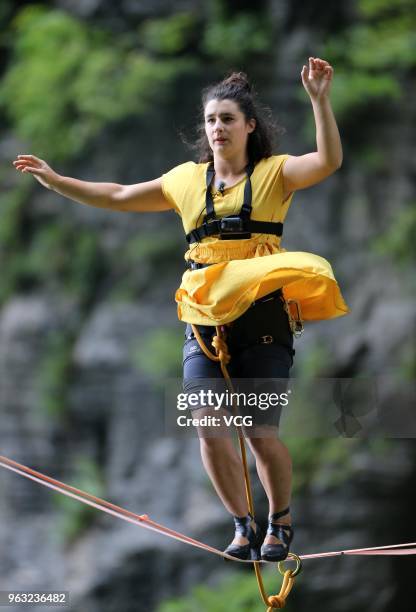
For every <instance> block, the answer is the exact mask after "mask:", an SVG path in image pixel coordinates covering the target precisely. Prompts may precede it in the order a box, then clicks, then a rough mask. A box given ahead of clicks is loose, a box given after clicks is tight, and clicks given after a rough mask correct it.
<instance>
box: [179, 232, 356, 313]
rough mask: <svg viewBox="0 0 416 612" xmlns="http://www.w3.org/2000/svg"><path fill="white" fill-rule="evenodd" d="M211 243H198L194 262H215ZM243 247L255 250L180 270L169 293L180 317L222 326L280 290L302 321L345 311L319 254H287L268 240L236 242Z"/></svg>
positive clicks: (344, 304)
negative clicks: (176, 286) (177, 281)
mask: <svg viewBox="0 0 416 612" xmlns="http://www.w3.org/2000/svg"><path fill="white" fill-rule="evenodd" d="M251 240H252V241H253V239H251ZM227 242H238V241H227ZM247 242H248V241H247ZM217 244H218V242H216V243H215V245H209V244H206V245H205V244H204V245H200V246H199V249H200V251H199V253H198V254H199V256H200V259H199V261H201V260H202V259H203V258H204V259H205V262H204V263H211V262H212V260H215V259H216V257H217V256H219V252H218V251H219V250H220V247H218V251H217V246H216V245H217ZM220 246H221V245H220ZM230 246H231V245H227V246H225V245H224V248H225V249H226V251H227V252H228V253H229V254H231V256H232V255H235V252H232V251H233V249H229V247H230ZM201 247H205V249H207V251H206V252H204V250H203V248H201ZM212 247H215V248H214V249H212ZM246 247H249V248H253V247H254V250H255V251H256V252H257V254H256V255H254V256H253V254H251V253H250V255H248V252H247V255H248V258H242V259H232V260H228V261H221V262H219V263H215V264H213V265H210V266H209V267H207V268H202V269H200V270H187V271H186V272H185V273H184V274H183V277H182V283H181V286H180V287H179V289H178V290H177V291H176V294H175V299H176V302H177V303H178V317H179V319H180V320H181V321H185V322H187V323H194V324H196V325H225V324H226V323H230V322H231V321H234V320H235V319H237V318H238V317H240V316H241V315H242V314H244V312H245V311H246V310H247V309H248V308H249V307H250V305H251V304H252V303H253V302H254V301H255V300H256V299H259V298H261V297H263V296H265V295H267V294H268V293H271V292H272V291H274V290H276V289H280V288H282V289H283V294H284V297H285V299H296V300H298V301H299V303H300V306H301V310H302V316H303V319H304V320H319V319H331V318H334V317H339V316H342V315H345V314H347V313H348V312H349V308H348V306H347V305H346V303H345V302H344V299H343V297H342V294H341V291H340V289H339V287H338V284H337V282H336V280H335V277H334V274H333V271H332V268H331V265H330V264H329V262H328V261H326V259H324V258H323V257H319V256H318V255H313V254H312V253H304V252H287V251H284V250H283V249H279V246H278V245H277V244H276V243H274V244H273V243H270V242H267V243H257V244H254V243H253V244H251V245H250V246H249V245H241V248H242V249H244V248H246ZM236 249H237V246H236ZM274 249H276V252H272V253H271V254H267V255H263V254H261V255H260V252H259V251H261V252H262V253H263V252H266V251H267V250H272V251H273V250H274ZM193 255H194V254H192V259H194V256H193ZM210 259H211V262H210Z"/></svg>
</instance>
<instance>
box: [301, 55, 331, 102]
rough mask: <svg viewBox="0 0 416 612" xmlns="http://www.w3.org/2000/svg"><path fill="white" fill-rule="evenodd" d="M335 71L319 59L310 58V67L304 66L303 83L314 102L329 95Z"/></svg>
mask: <svg viewBox="0 0 416 612" xmlns="http://www.w3.org/2000/svg"><path fill="white" fill-rule="evenodd" d="M333 74H334V69H333V68H332V66H331V65H330V64H329V63H328V62H326V61H325V60H322V59H320V58H319V57H310V58H309V66H303V68H302V72H301V76H302V83H303V86H304V88H305V89H306V91H307V92H308V94H309V96H310V98H311V100H312V101H315V100H320V99H322V98H324V97H327V96H328V95H329V89H330V86H331V81H332V77H333Z"/></svg>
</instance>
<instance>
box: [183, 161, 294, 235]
mask: <svg viewBox="0 0 416 612" xmlns="http://www.w3.org/2000/svg"><path fill="white" fill-rule="evenodd" d="M253 170H254V164H251V163H250V164H249V165H248V166H247V168H246V174H247V180H246V182H245V185H244V200H243V204H242V206H241V210H240V213H239V215H229V216H227V217H222V218H221V219H217V217H216V214H215V208H214V200H213V197H212V191H211V183H212V180H213V178H214V175H215V169H214V164H213V163H212V162H211V163H210V164H209V166H208V168H207V173H206V193H205V208H206V215H205V218H204V222H203V223H202V224H201V225H200V226H199V227H196V228H195V229H194V230H192V231H190V232H189V234H187V235H186V240H187V242H188V243H189V244H192V243H193V242H201V240H203V239H204V238H206V237H208V236H219V237H220V238H221V239H222V240H241V239H243V238H251V234H252V233H253V234H274V235H276V236H281V235H282V233H283V223H275V222H272V221H253V220H251V219H250V215H251V211H252V188H251V179H250V177H251V175H252V173H253Z"/></svg>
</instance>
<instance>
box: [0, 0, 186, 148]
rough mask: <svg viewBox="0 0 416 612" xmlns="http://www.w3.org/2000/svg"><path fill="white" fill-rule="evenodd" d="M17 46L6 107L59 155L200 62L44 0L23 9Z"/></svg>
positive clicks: (26, 132)
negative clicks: (155, 50) (161, 52)
mask: <svg viewBox="0 0 416 612" xmlns="http://www.w3.org/2000/svg"><path fill="white" fill-rule="evenodd" d="M11 46H12V49H13V62H11V64H10V66H9V68H8V70H7V72H6V74H5V76H4V79H3V82H2V84H1V86H0V107H3V108H4V110H5V111H6V114H7V116H8V118H9V120H10V121H11V122H12V124H13V125H14V127H15V130H16V132H17V134H18V135H19V136H20V137H21V138H23V139H24V140H27V141H28V142H29V143H30V146H31V147H32V148H33V149H34V150H36V151H37V154H38V155H39V156H40V157H43V156H47V157H48V158H49V159H51V158H52V159H55V160H57V159H61V160H62V159H70V158H72V157H74V156H76V155H78V154H80V153H81V152H82V151H83V150H84V149H85V146H86V145H87V144H88V143H89V142H91V140H92V139H94V137H95V136H97V134H98V133H99V132H100V131H101V130H102V129H103V128H104V127H105V126H106V125H107V124H108V123H111V122H114V121H117V120H120V119H122V118H124V117H127V116H143V115H144V114H147V113H149V112H150V111H151V110H152V108H153V105H154V102H155V100H156V99H159V100H166V99H167V98H168V93H169V91H171V90H172V87H171V85H172V82H173V80H174V79H175V78H176V77H177V76H178V75H180V74H182V73H183V72H187V71H189V70H190V69H191V68H192V65H193V62H192V60H191V59H190V58H188V59H187V60H186V59H184V60H183V61H181V60H175V61H172V60H169V59H161V60H159V59H156V58H151V57H150V56H149V55H148V54H147V53H146V52H145V50H144V49H143V48H140V47H138V45H137V41H136V40H134V39H133V41H131V36H128V35H127V34H126V35H124V36H123V35H120V37H119V38H118V42H117V44H114V39H113V36H112V33H111V32H110V31H105V30H103V29H99V28H96V27H92V26H88V25H87V24H85V23H83V22H81V21H78V20H77V19H75V18H74V17H71V16H70V15H68V14H67V13H65V12H63V11H59V10H49V9H46V8H45V7H42V6H40V5H37V6H29V7H26V8H24V9H22V10H21V11H20V13H19V14H18V16H17V17H16V19H15V22H14V38H13V43H11ZM63 50H65V52H62V51H63ZM51 58H53V61H51Z"/></svg>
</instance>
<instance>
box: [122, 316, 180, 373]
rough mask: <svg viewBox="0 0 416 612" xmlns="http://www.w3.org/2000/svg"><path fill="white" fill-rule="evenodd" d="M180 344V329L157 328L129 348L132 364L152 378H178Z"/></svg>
mask: <svg viewBox="0 0 416 612" xmlns="http://www.w3.org/2000/svg"><path fill="white" fill-rule="evenodd" d="M182 343H183V330H182V329H178V330H177V329H170V328H166V327H165V328H164V327H161V328H158V329H157V330H154V331H152V332H150V333H149V334H148V335H147V336H145V337H144V338H141V339H140V341H139V342H137V343H136V344H135V345H133V346H132V347H131V357H132V360H133V364H134V365H135V366H136V367H137V368H138V369H139V370H141V371H142V372H144V373H146V374H148V375H149V376H151V377H154V378H156V377H157V378H160V377H167V376H178V377H179V376H180V375H181V359H180V356H181V355H180V351H181V349H180V347H181V346H182ZM164 384H165V383H163V385H164Z"/></svg>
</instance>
